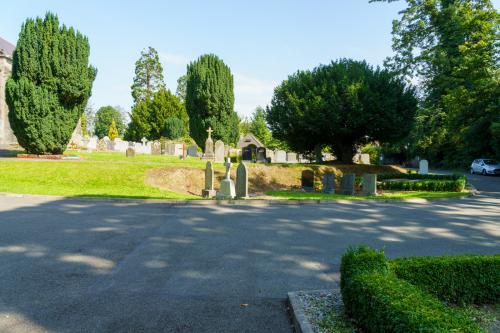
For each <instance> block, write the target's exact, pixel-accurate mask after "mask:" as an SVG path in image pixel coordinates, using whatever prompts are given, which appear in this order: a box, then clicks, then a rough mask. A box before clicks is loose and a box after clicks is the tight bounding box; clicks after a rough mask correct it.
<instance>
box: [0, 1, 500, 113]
mask: <svg viewBox="0 0 500 333" xmlns="http://www.w3.org/2000/svg"><path fill="white" fill-rule="evenodd" d="M493 3H494V5H495V7H496V8H497V9H498V8H500V0H493ZM404 5H405V3H404V2H403V1H398V2H392V3H369V1H368V0H324V1H319V0H303V1H298V0H252V1H234V0H232V1H231V0H211V1H203V0H199V1H194V0H182V1H159V0H157V1H154V0H140V1H138V0H136V1H131V0H105V1H104V0H85V1H84V0H71V1H64V0H44V1H40V0H16V1H8V2H5V3H2V6H1V7H2V15H1V20H0V36H1V37H3V38H4V39H6V40H8V41H10V42H11V43H13V44H15V43H16V41H17V37H18V34H19V30H20V27H21V24H22V23H23V21H24V20H25V19H26V18H28V17H36V16H44V15H45V13H46V12H47V11H51V12H53V13H56V14H57V15H58V16H59V20H60V22H61V23H64V24H66V25H68V26H73V27H75V28H76V29H77V30H79V31H80V32H82V33H83V34H84V35H86V36H87V37H88V38H89V42H90V50H91V51H90V53H91V55H90V62H91V64H92V65H93V66H95V67H97V69H98V74H97V78H96V80H95V82H94V86H93V90H92V97H91V100H90V102H91V103H92V106H93V107H94V108H95V109H97V108H99V107H101V106H105V105H113V106H115V105H119V106H121V107H123V108H124V109H125V110H130V108H131V105H132V97H131V89H130V86H131V85H132V80H133V76H134V68H135V67H134V64H135V62H136V60H137V59H138V58H139V57H140V53H141V51H142V50H143V49H145V48H147V47H148V46H152V47H154V48H155V49H156V50H157V51H158V53H159V55H160V59H161V62H162V65H163V69H164V77H165V82H166V85H167V88H169V89H170V90H171V91H173V92H175V90H176V88H177V79H178V78H179V77H180V76H182V75H184V74H185V73H186V66H187V64H189V63H190V62H191V61H194V60H196V59H197V58H198V57H199V56H200V55H202V54H206V53H214V54H216V55H218V56H219V57H220V58H221V59H222V60H223V61H224V62H225V63H226V64H227V65H228V66H229V67H230V68H231V71H232V73H233V75H234V93H235V110H236V111H237V112H238V114H239V115H240V116H241V117H245V116H249V115H251V113H252V112H253V110H255V108H256V107H257V106H264V107H265V106H266V105H268V104H269V103H270V101H271V98H272V95H273V89H274V87H276V86H277V85H278V84H279V83H280V82H282V81H283V80H285V79H286V78H287V77H288V75H290V74H293V73H294V72H296V71H297V70H305V69H312V68H314V67H316V66H318V65H319V64H327V63H329V62H331V61H332V60H336V59H339V58H353V59H357V60H363V59H364V60H366V61H367V62H369V63H370V64H372V65H382V63H383V61H384V59H385V58H386V57H388V56H390V55H392V48H391V38H392V37H391V29H392V21H393V20H394V19H397V18H398V12H399V11H400V10H401V9H402V8H403V7H404Z"/></svg>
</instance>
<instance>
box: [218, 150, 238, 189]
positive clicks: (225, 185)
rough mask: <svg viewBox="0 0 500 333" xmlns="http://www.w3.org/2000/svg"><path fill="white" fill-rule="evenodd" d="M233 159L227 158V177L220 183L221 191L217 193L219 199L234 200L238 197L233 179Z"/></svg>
mask: <svg viewBox="0 0 500 333" xmlns="http://www.w3.org/2000/svg"><path fill="white" fill-rule="evenodd" d="M232 165H233V164H232V163H231V158H229V157H228V158H227V160H226V163H224V166H225V167H226V176H225V178H224V179H223V180H222V182H221V183H220V191H219V192H218V193H217V196H216V198H217V199H234V197H235V196H236V189H235V187H234V182H233V180H232V179H231V166H232Z"/></svg>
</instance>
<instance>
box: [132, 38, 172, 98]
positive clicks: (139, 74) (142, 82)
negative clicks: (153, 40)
mask: <svg viewBox="0 0 500 333" xmlns="http://www.w3.org/2000/svg"><path fill="white" fill-rule="evenodd" d="M131 88H132V98H133V99H134V104H135V103H137V102H139V101H144V100H148V99H150V98H152V96H153V94H154V93H156V92H158V91H160V90H161V89H164V88H165V83H164V82H163V67H162V66H161V63H160V57H159V56H158V52H157V51H156V50H155V49H154V48H152V47H149V48H148V49H147V50H144V51H142V52H141V57H140V58H139V60H137V61H136V63H135V77H134V83H133V84H132V87H131Z"/></svg>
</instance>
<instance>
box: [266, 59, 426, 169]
mask: <svg viewBox="0 0 500 333" xmlns="http://www.w3.org/2000/svg"><path fill="white" fill-rule="evenodd" d="M416 108H417V100H416V98H415V95H414V91H413V90H412V89H409V88H407V87H406V85H405V84H404V82H403V81H402V80H399V79H397V78H396V77H395V76H394V74H392V73H390V72H388V71H386V70H380V69H378V68H377V69H373V68H372V67H371V66H369V65H368V64H367V63H366V62H358V61H354V60H348V59H343V60H339V61H337V62H332V63H331V64H329V65H322V66H319V67H317V68H315V69H314V70H313V71H299V72H297V73H295V74H294V75H291V76H289V77H288V79H287V80H285V81H283V83H281V85H279V86H278V87H277V88H276V89H275V90H274V96H273V99H272V101H271V105H270V106H269V107H268V108H267V110H266V120H267V122H268V123H269V125H270V128H271V131H272V133H273V135H275V136H276V138H277V139H280V140H283V141H286V143H288V144H289V145H290V147H291V148H292V149H294V150H296V151H299V152H304V153H309V152H313V151H314V150H315V149H317V148H321V147H322V146H329V147H330V148H332V149H333V152H334V153H335V155H336V156H337V158H338V159H339V160H340V161H342V162H344V163H352V157H353V155H354V153H355V150H356V149H355V148H356V146H357V145H359V144H362V143H365V142H366V140H367V139H369V140H370V141H379V142H382V143H392V142H398V141H399V140H401V139H403V138H405V137H406V136H407V135H408V132H409V131H410V129H411V127H412V124H413V119H414V115H415V111H416Z"/></svg>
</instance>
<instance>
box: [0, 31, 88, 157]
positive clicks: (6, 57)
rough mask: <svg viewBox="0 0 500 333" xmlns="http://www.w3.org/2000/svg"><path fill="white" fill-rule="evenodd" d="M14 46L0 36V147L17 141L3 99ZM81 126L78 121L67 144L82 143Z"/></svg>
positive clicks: (9, 145)
mask: <svg viewBox="0 0 500 333" xmlns="http://www.w3.org/2000/svg"><path fill="white" fill-rule="evenodd" d="M14 49H15V46H14V45H13V44H11V43H9V42H8V41H6V40H5V39H3V38H2V37H0V148H4V149H5V148H7V149H8V148H18V142H17V139H16V137H15V136H14V133H13V132H12V129H11V127H10V123H9V108H8V106H7V102H6V100H5V84H6V82H7V79H8V78H9V76H10V74H11V72H12V56H13V54H14ZM82 137H83V135H82V127H81V122H80V121H79V122H78V124H77V126H76V128H75V130H74V131H73V135H72V136H71V139H70V142H69V146H70V147H71V148H75V147H77V146H81V145H82Z"/></svg>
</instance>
